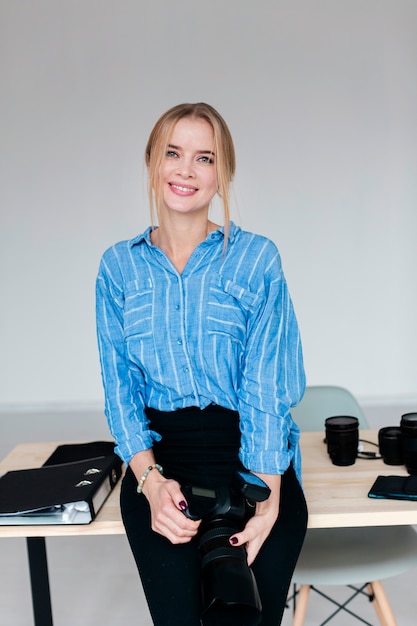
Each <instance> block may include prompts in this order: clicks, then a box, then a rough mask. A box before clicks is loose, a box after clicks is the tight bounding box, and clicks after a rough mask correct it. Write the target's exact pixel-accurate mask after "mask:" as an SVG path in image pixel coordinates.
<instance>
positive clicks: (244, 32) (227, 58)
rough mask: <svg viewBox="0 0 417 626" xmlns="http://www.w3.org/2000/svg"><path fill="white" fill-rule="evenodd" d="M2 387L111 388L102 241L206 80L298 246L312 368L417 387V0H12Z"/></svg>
mask: <svg viewBox="0 0 417 626" xmlns="http://www.w3.org/2000/svg"><path fill="white" fill-rule="evenodd" d="M0 46H1V49H0V89H1V104H0V106H1V111H0V113H1V121H0V124H1V127H0V137H1V139H0V203H1V232H0V255H1V283H0V284H1V292H2V295H1V308H0V346H1V348H0V405H1V407H2V408H3V409H13V408H19V407H22V406H24V407H25V406H26V407H30V406H38V405H62V404H72V405H77V404H78V405H88V406H90V405H94V406H100V404H101V402H102V391H101V381H100V375H99V368H98V360H97V352H96V340H95V327H94V281H95V275H96V271H97V267H98V263H99V258H100V255H101V253H102V252H103V251H104V249H105V248H106V247H107V246H109V245H110V244H111V243H113V242H114V241H116V240H119V239H121V238H127V237H131V236H133V235H134V234H136V233H137V232H139V231H141V230H142V229H144V228H145V226H146V225H147V224H148V209H147V204H146V198H145V193H144V187H145V183H144V178H143V158H142V153H143V148H144V145H145V142H146V139H147V135H148V133H149V131H150V128H151V126H152V125H153V123H154V121H155V120H156V118H157V117H158V116H159V115H160V114H161V113H162V112H163V111H164V110H166V109H167V108H168V107H170V106H171V105H173V104H176V103H178V102H182V101H197V100H205V101H208V102H210V103H212V104H213V105H214V106H216V107H217V108H218V109H219V110H220V112H221V113H222V114H223V115H224V117H225V118H226V120H227V121H228V122H229V125H230V127H231V130H232V133H233V135H234V138H235V142H236V148H237V153H238V175H237V178H236V183H235V192H236V198H237V203H238V207H239V209H238V211H236V212H235V216H234V217H235V220H236V221H238V222H239V223H240V224H241V225H242V226H243V227H244V228H248V229H251V230H256V231H258V232H260V233H263V234H267V235H269V236H270V237H271V238H272V239H274V240H275V241H276V243H277V244H278V246H279V247H280V249H281V252H282V256H283V261H284V267H285V270H286V274H287V278H288V281H289V284H290V288H291V291H292V295H293V299H294V302H295V306H296V310H297V313H298V318H299V322H300V326H301V331H302V335H303V340H304V351H305V362H306V368H307V375H308V382H309V383H310V384H318V383H325V382H329V383H337V384H344V385H346V386H348V387H350V388H351V390H352V391H353V392H355V393H356V394H357V395H358V396H360V397H362V398H378V399H379V400H380V401H381V402H383V401H387V402H388V401H389V400H390V399H392V398H394V397H395V398H397V399H398V398H413V399H415V400H416V402H417V384H416V381H417V358H416V354H417V330H416V326H417V325H416V311H417V290H416V268H417V246H416V243H415V238H416V233H417V208H416V204H417V202H416V201H417V148H416V146H417V115H416V113H417V81H416V76H417V2H415V0H258V2H256V3H255V2H252V1H251V2H249V1H246V0H211V2H210V3H199V2H195V0H177V1H176V2H171V1H170V0H152V2H142V1H141V0H36V1H33V2H27V1H24V0H1V1H0Z"/></svg>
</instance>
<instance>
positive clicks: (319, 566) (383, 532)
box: [291, 386, 417, 626]
mask: <svg viewBox="0 0 417 626" xmlns="http://www.w3.org/2000/svg"><path fill="white" fill-rule="evenodd" d="M291 414H292V416H293V419H294V421H295V422H296V424H298V426H299V427H300V429H301V430H305V431H320V430H322V431H323V433H324V420H325V418H326V417H331V416H333V415H352V416H354V417H357V418H358V419H359V424H360V429H361V428H362V429H363V428H367V427H368V424H367V421H366V418H365V416H364V414H363V413H362V410H361V408H360V406H359V404H358V402H357V401H356V399H355V398H354V397H353V396H352V394H351V393H350V392H349V391H348V390H346V389H344V388H342V387H336V386H313V387H307V389H306V392H305V395H304V398H303V400H302V401H301V403H300V404H299V405H298V406H297V407H295V408H294V409H292V411H291ZM414 568H417V533H416V532H415V530H414V528H413V527H412V526H382V527H366V528H365V527H364V528H362V527H361V528H329V529H328V528H323V529H321V528H317V529H315V528H311V529H308V530H307V534H306V538H305V542H304V545H303V548H302V550H301V554H300V557H299V560H298V563H297V565H296V568H295V571H294V575H293V584H294V590H295V594H296V598H295V608H294V615H293V626H303V624H304V621H305V616H306V612H307V605H308V599H309V594H310V590H311V589H313V590H315V591H318V593H320V595H322V596H324V597H325V598H326V599H327V600H329V601H330V602H332V603H333V604H334V605H336V606H337V609H336V610H335V611H334V612H333V613H332V614H331V615H330V616H329V617H328V618H327V619H326V620H325V621H324V622H322V624H321V625H320V626H323V625H324V624H327V623H328V622H329V621H330V620H331V619H333V617H335V615H337V614H338V613H339V612H340V611H347V612H348V613H349V614H350V615H351V616H352V617H354V618H356V619H357V620H359V621H361V622H362V623H365V624H368V626H372V625H371V624H369V622H367V621H365V620H364V619H363V618H362V617H360V616H358V615H357V614H355V613H354V612H352V611H351V610H350V609H349V608H348V607H347V604H348V603H349V602H350V601H351V600H352V599H353V598H354V597H356V596H357V595H359V594H362V593H364V592H365V595H367V596H368V597H369V599H371V600H372V603H373V606H374V608H375V611H376V614H377V617H378V620H379V622H380V624H381V626H397V622H396V620H395V617H394V613H393V611H392V609H391V606H390V604H389V601H388V598H387V596H386V594H385V591H384V588H383V586H382V584H381V582H380V581H381V580H383V579H384V578H389V577H392V576H396V575H398V574H403V573H405V572H407V571H410V570H412V569H414ZM320 585H325V586H329V585H330V586H331V585H338V586H339V585H340V586H345V585H346V586H349V587H351V588H352V589H353V590H354V593H353V595H352V596H351V597H350V598H349V599H348V600H347V601H345V602H344V603H343V605H341V604H339V603H338V602H336V601H335V600H334V599H333V598H331V597H330V596H328V595H326V594H324V593H322V592H321V591H319V590H318V589H317V588H316V587H318V586H320ZM357 585H359V587H357ZM297 588H298V591H297Z"/></svg>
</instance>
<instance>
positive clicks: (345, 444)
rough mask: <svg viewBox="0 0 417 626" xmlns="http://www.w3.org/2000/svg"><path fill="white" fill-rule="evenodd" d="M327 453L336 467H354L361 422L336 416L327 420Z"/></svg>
mask: <svg viewBox="0 0 417 626" xmlns="http://www.w3.org/2000/svg"><path fill="white" fill-rule="evenodd" d="M325 426H326V441H327V452H328V453H329V456H330V458H331V460H332V463H333V464H334V465H353V464H354V463H355V460H356V457H357V455H358V444H359V420H358V418H357V417H352V416H350V415H335V416H333V417H328V418H327V419H326V420H325Z"/></svg>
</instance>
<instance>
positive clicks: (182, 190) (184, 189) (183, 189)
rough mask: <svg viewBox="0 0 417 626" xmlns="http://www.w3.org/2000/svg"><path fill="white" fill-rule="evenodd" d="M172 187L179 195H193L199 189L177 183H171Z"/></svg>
mask: <svg viewBox="0 0 417 626" xmlns="http://www.w3.org/2000/svg"><path fill="white" fill-rule="evenodd" d="M169 186H170V188H171V189H172V191H173V192H174V193H176V194H177V195H179V196H191V195H193V194H194V193H195V192H196V191H198V189H197V187H188V186H186V185H176V184H175V183H169Z"/></svg>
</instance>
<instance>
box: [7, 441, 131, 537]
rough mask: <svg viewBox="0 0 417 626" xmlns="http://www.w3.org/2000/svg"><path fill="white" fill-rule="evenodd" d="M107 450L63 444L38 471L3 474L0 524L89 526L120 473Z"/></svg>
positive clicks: (91, 445) (98, 444)
mask: <svg viewBox="0 0 417 626" xmlns="http://www.w3.org/2000/svg"><path fill="white" fill-rule="evenodd" d="M113 446H114V444H112V443H110V442H93V443H87V444H64V445H62V446H58V448H56V450H55V451H54V453H53V454H52V455H51V456H50V457H49V458H48V459H47V461H46V462H45V464H44V465H43V466H42V467H38V468H33V469H26V470H14V471H10V472H7V473H6V474H4V476H2V477H1V478H0V525H2V526H4V525H23V524H24V525H26V524H29V525H37V524H89V523H90V522H91V521H92V520H93V519H94V518H95V517H96V515H97V513H98V511H99V510H100V508H101V506H102V505H103V503H104V501H105V500H106V498H107V496H108V495H109V493H110V492H111V491H112V489H113V488H114V486H115V485H116V483H117V482H118V480H119V479H120V476H121V474H122V461H121V459H120V458H119V457H118V456H117V455H116V454H115V453H114V451H113V450H114V447H113ZM100 453H101V454H100ZM92 454H95V455H96V456H91V455H92Z"/></svg>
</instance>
